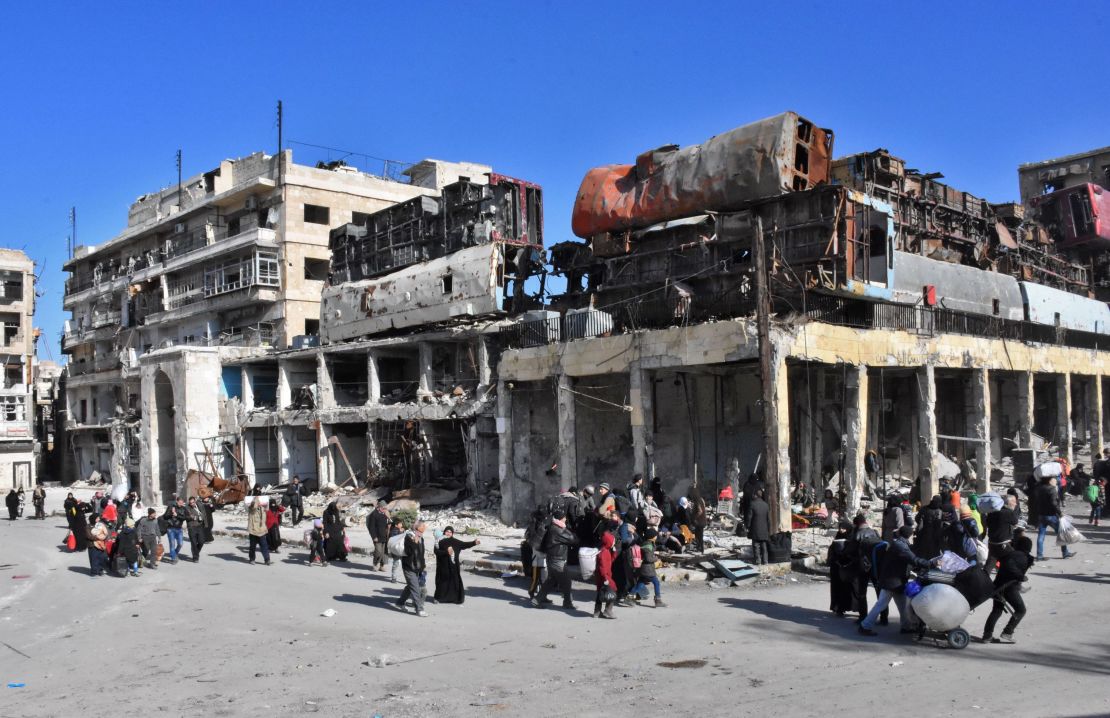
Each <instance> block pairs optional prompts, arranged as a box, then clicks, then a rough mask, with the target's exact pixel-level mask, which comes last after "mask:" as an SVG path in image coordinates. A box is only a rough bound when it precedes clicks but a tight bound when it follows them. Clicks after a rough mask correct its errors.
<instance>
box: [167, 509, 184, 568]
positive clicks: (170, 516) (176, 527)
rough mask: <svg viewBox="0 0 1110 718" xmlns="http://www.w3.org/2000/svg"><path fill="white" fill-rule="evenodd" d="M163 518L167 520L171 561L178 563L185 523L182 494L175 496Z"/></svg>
mask: <svg viewBox="0 0 1110 718" xmlns="http://www.w3.org/2000/svg"><path fill="white" fill-rule="evenodd" d="M162 518H163V519H165V521H166V536H167V540H168V541H169V543H170V563H177V555H178V554H179V553H180V552H181V545H182V543H183V540H182V529H181V527H182V526H183V525H184V524H185V501H184V500H183V499H182V498H181V497H180V496H175V497H174V499H173V503H171V504H170V505H169V506H167V507H166V513H164V514H162Z"/></svg>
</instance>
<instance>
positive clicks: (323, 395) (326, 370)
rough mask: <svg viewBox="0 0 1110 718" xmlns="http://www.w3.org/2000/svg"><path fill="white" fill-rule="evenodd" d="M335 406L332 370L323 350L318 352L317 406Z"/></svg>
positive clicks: (323, 407) (319, 407)
mask: <svg viewBox="0 0 1110 718" xmlns="http://www.w3.org/2000/svg"><path fill="white" fill-rule="evenodd" d="M333 407H335V385H334V384H332V381H331V370H330V367H329V366H328V362H327V360H326V359H325V358H324V353H323V352H318V353H317V354H316V408H317V409H331V408H333Z"/></svg>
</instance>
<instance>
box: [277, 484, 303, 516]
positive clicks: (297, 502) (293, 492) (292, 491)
mask: <svg viewBox="0 0 1110 718" xmlns="http://www.w3.org/2000/svg"><path fill="white" fill-rule="evenodd" d="M304 495H305V491H304V487H303V486H301V479H300V477H297V476H294V477H293V483H291V484H289V486H288V487H287V488H286V489H285V495H284V496H282V497H281V500H282V502H283V503H284V504H285V505H286V506H288V507H289V511H290V518H291V519H292V520H293V525H294V526H296V525H297V524H299V523H300V522H301V518H302V517H303V516H304Z"/></svg>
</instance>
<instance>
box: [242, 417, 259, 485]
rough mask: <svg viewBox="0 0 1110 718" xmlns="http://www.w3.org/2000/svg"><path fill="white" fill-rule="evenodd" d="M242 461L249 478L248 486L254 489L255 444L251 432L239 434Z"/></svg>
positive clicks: (244, 471)
mask: <svg viewBox="0 0 1110 718" xmlns="http://www.w3.org/2000/svg"><path fill="white" fill-rule="evenodd" d="M239 446H240V447H242V451H240V452H239V455H240V460H241V461H242V462H243V473H244V474H246V476H247V485H248V486H250V487H251V488H254V484H255V477H254V442H253V441H252V440H251V434H250V432H249V431H241V432H239Z"/></svg>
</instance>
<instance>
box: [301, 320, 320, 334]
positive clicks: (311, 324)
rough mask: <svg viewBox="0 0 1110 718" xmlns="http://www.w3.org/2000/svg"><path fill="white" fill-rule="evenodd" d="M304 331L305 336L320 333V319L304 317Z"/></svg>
mask: <svg viewBox="0 0 1110 718" xmlns="http://www.w3.org/2000/svg"><path fill="white" fill-rule="evenodd" d="M304 333H305V334H306V335H307V336H310V337H314V336H317V335H319V334H320V320H319V319H305V320H304Z"/></svg>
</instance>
